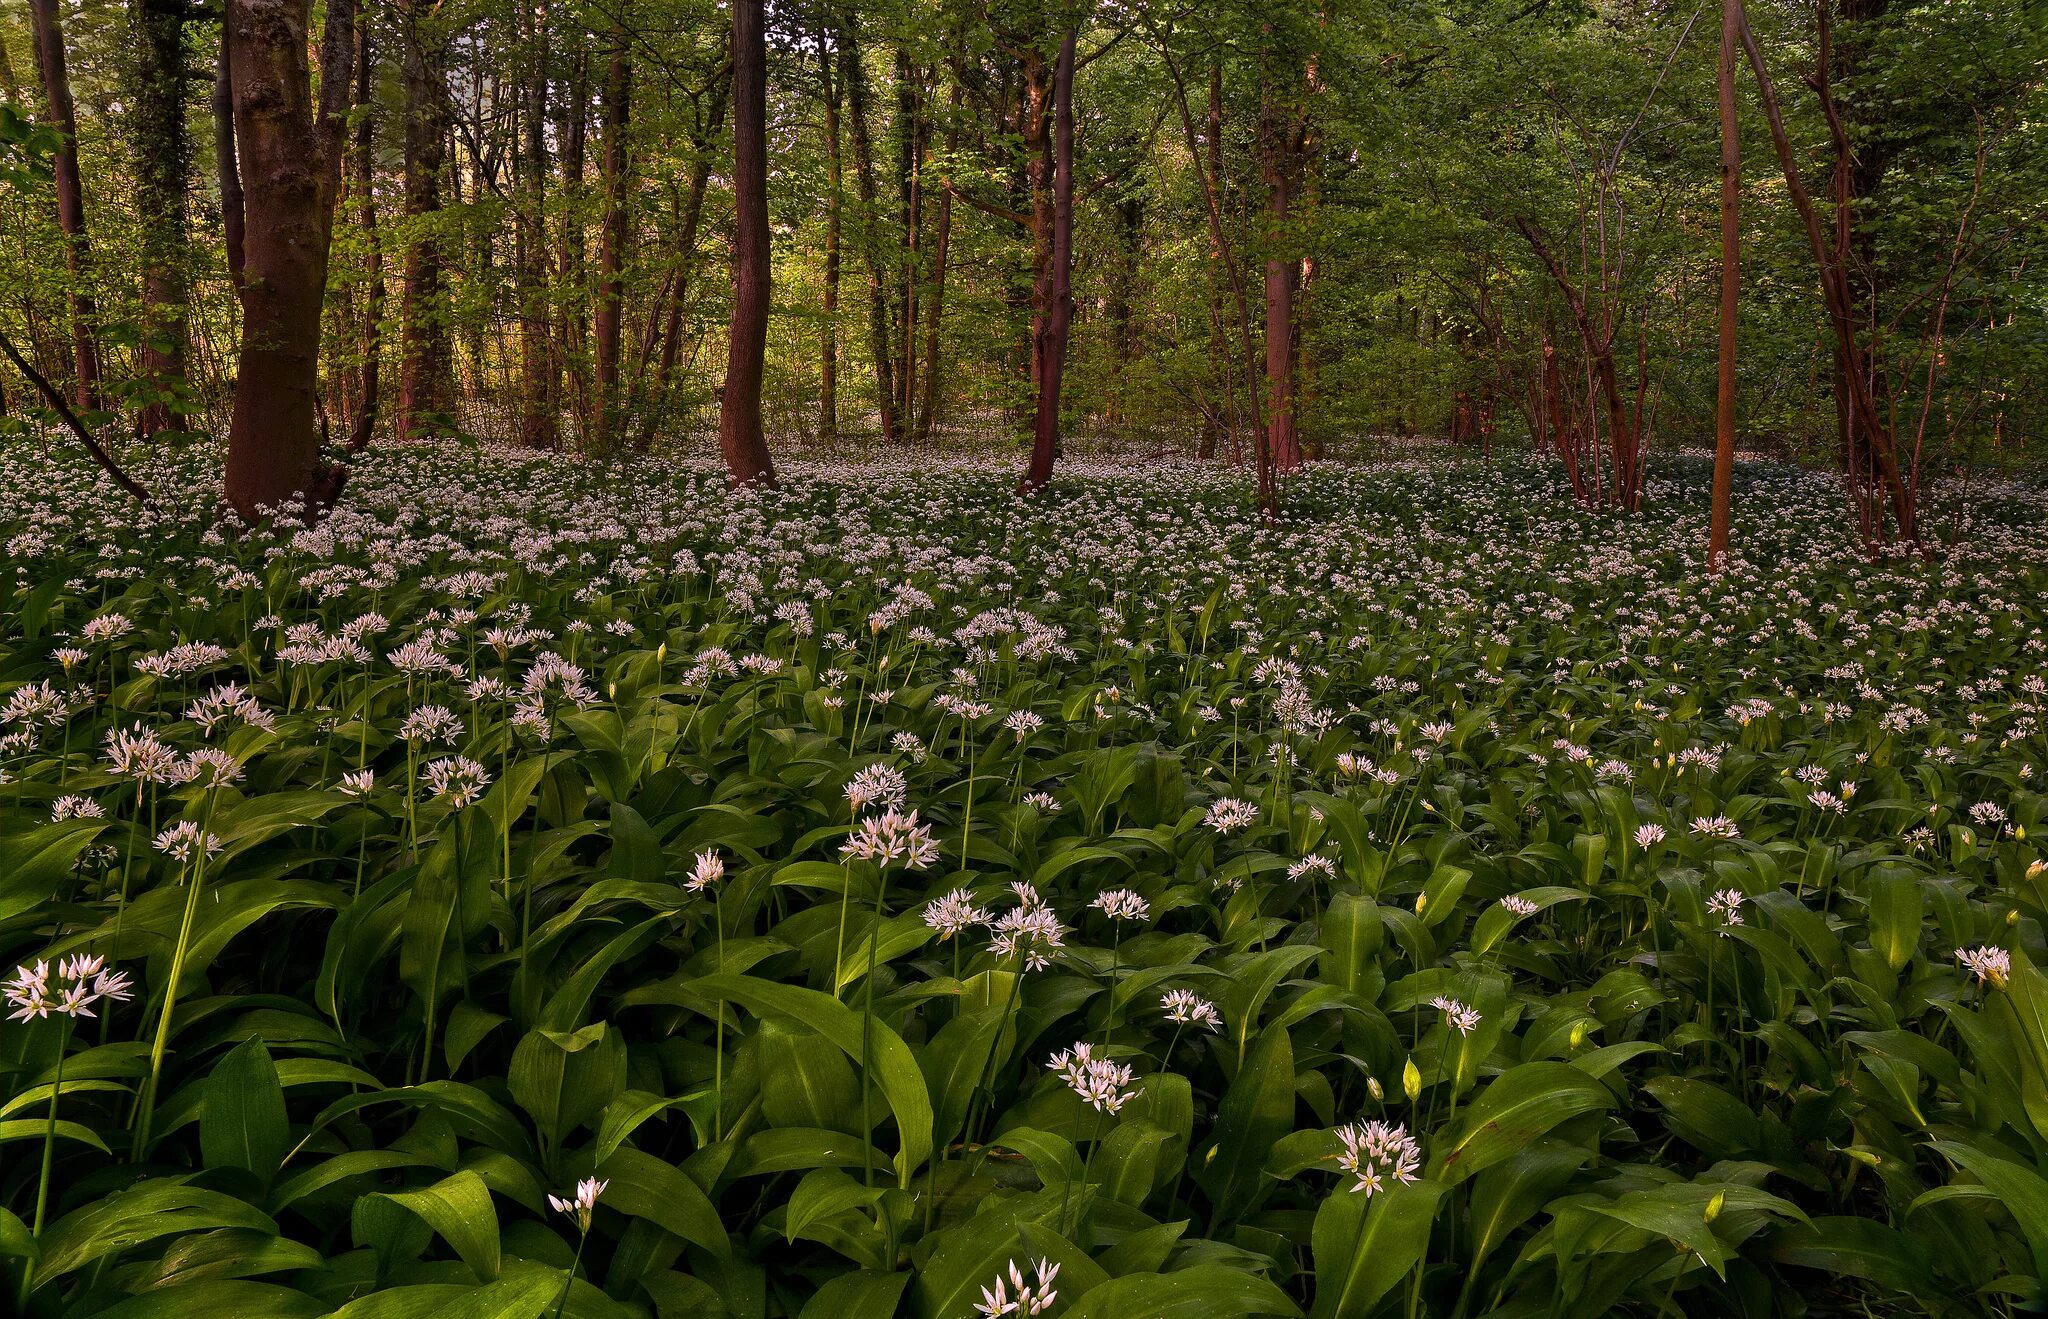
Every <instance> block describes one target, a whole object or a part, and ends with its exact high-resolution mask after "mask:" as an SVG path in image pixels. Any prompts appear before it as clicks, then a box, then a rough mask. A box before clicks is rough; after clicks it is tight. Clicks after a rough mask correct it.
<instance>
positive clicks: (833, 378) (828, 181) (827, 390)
mask: <svg viewBox="0 0 2048 1319" xmlns="http://www.w3.org/2000/svg"><path fill="white" fill-rule="evenodd" d="M818 50H819V55H818V81H819V84H820V90H821V91H822V92H823V93H824V100H825V306H824V331H823V333H822V334H821V335H820V336H819V339H820V343H819V347H818V436H819V438H820V439H823V440H824V441H826V442H827V443H831V442H833V441H835V440H837V439H838V438H839V213H840V209H841V207H842V205H843V202H842V197H843V195H844V193H845V183H846V167H845V164H844V163H843V162H842V160H841V159H840V151H839V97H840V91H841V88H840V85H839V84H838V83H836V82H834V81H833V79H832V59H833V54H832V51H831V50H830V48H829V47H828V45H827V44H826V40H825V36H824V34H823V33H820V34H819V37H818Z"/></svg>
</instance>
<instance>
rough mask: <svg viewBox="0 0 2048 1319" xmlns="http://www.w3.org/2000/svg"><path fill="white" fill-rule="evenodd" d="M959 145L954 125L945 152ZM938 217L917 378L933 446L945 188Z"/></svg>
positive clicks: (923, 435)
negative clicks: (921, 369) (929, 301)
mask: <svg viewBox="0 0 2048 1319" xmlns="http://www.w3.org/2000/svg"><path fill="white" fill-rule="evenodd" d="M948 105H949V106H950V108H951V109H952V110H954V111H956V112H957V111H958V110H959V108H960V87H959V84H957V83H956V84H954V86H953V91H952V95H951V97H950V99H949V101H948ZM959 145H960V135H959V131H958V130H957V129H956V128H954V127H953V126H952V124H951V121H950V118H949V121H948V125H947V128H946V151H947V153H948V154H949V155H950V154H951V153H952V152H953V151H954V150H955V149H956V148H958V147H959ZM938 210H939V213H938V216H937V218H936V219H935V220H934V222H933V232H932V262H931V278H932V282H931V307H930V309H929V311H928V312H927V313H926V315H925V317H924V370H923V372H922V373H921V374H920V375H919V376H918V390H919V393H920V395H921V397H920V399H919V401H918V407H917V431H916V434H917V442H918V443H919V444H929V443H931V438H932V432H933V430H934V428H936V427H937V425H938V420H939V327H940V324H941V322H943V321H944V319H945V315H946V256H947V249H948V248H950V247H951V246H952V242H953V194H952V193H951V192H948V191H947V190H945V189H944V188H941V189H940V190H939V199H938Z"/></svg>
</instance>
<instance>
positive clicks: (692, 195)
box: [635, 75, 732, 449]
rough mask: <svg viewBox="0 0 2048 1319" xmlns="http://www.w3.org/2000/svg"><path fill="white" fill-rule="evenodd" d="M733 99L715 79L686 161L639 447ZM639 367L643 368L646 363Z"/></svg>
mask: <svg viewBox="0 0 2048 1319" xmlns="http://www.w3.org/2000/svg"><path fill="white" fill-rule="evenodd" d="M731 97H732V78H731V77H730V75H727V76H724V77H720V78H718V79H717V80H715V81H714V83H713V84H712V87H711V107H710V109H709V110H708V111H707V112H706V114H705V116H704V121H703V129H702V131H701V132H699V133H698V134H697V135H696V137H695V139H694V141H693V146H694V149H695V152H696V159H695V160H694V161H693V162H692V163H691V165H690V185H689V190H688V192H687V193H686V194H685V196H684V199H683V215H682V224H681V226H680V228H679V230H678V232H677V235H676V254H677V255H676V269H675V273H674V275H673V277H672V278H671V280H670V283H669V295H668V298H667V304H668V318H667V323H666V325H664V326H663V327H662V336H661V357H660V361H659V364H658V365H657V366H656V367H655V371H654V387H653V388H652V389H651V390H650V391H648V395H647V406H646V408H645V414H646V415H645V416H644V417H643V418H642V420H641V423H640V433H639V436H638V438H637V439H636V440H635V444H636V446H637V447H638V448H641V449H646V448H648V447H649V446H650V445H651V444H653V442H654V431H655V427H656V425H657V424H658V423H659V422H660V420H661V405H662V404H663V403H664V402H665V401H666V400H667V398H668V389H669V381H670V380H671V379H673V378H674V376H675V370H676V355H677V353H678V351H679V350H680V348H681V346H682V341H683V312H684V310H685V308H686V307H687V306H688V305H689V299H690V285H691V283H692V281H693V280H695V278H696V275H697V233H698V230H699V229H700V228H702V226H703V221H704V194H705V193H706V192H707V191H708V190H709V189H710V187H711V165H712V160H713V158H714V156H715V155H716V152H717V146H718V135H719V134H720V133H721V132H722V131H723V130H724V127H725V112H726V106H727V103H728V102H729V101H730V100H731ZM642 365H643V367H644V365H645V363H644V362H643V364H642Z"/></svg>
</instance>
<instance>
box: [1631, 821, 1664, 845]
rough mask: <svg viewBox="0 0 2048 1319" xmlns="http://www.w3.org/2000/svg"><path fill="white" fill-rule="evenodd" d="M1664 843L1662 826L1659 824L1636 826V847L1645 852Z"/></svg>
mask: <svg viewBox="0 0 2048 1319" xmlns="http://www.w3.org/2000/svg"><path fill="white" fill-rule="evenodd" d="M1663 841H1664V826H1663V825H1661V824H1639V825H1637V826H1636V846H1637V847H1640V848H1643V849H1645V850H1647V849H1649V848H1652V847H1655V846H1656V845H1657V844H1659V843H1661V842H1663Z"/></svg>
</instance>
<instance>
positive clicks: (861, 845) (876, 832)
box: [839, 810, 939, 870]
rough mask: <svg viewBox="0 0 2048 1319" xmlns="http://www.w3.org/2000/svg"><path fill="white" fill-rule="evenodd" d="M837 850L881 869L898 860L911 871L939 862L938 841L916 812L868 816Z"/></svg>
mask: <svg viewBox="0 0 2048 1319" xmlns="http://www.w3.org/2000/svg"><path fill="white" fill-rule="evenodd" d="M839 851H840V852H841V854H842V855H845V856H848V857H852V858H855V859H857V860H861V861H872V862H874V863H875V864H876V865H878V866H882V867H884V868H887V867H888V866H891V865H894V864H896V863H897V862H899V861H900V862H902V863H903V865H904V866H906V867H907V868H909V869H911V870H922V869H924V868H925V867H926V866H928V865H930V864H931V863H932V862H934V861H936V860H938V859H939V843H938V840H937V839H935V838H933V837H932V831H931V829H930V828H929V827H927V826H925V825H922V824H919V823H918V822H917V812H916V811H912V812H910V814H908V815H903V814H899V813H898V812H896V811H893V810H892V811H888V812H886V813H884V814H882V815H871V816H869V817H868V818H867V819H865V820H862V821H861V822H860V824H859V826H858V827H856V828H855V829H854V831H853V834H852V836H851V837H849V838H848V839H847V840H846V842H845V843H844V844H843V845H842V846H841V847H840V849H839Z"/></svg>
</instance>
